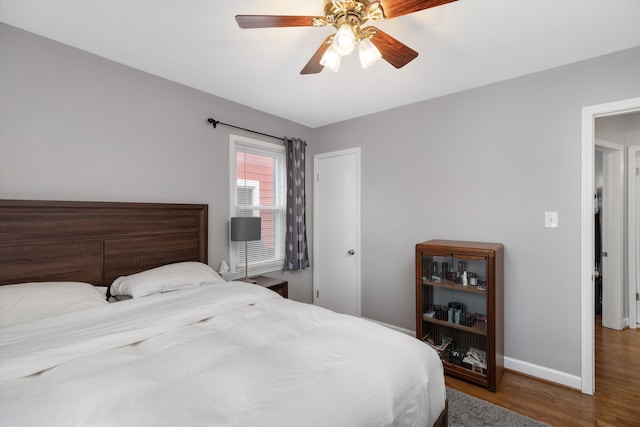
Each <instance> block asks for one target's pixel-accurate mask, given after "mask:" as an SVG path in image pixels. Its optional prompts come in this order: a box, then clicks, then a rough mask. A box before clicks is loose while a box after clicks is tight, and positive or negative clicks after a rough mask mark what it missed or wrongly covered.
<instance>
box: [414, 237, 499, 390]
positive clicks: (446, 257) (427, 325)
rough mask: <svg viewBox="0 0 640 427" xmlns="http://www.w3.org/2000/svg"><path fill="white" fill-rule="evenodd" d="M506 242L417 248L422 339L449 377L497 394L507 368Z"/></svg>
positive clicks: (436, 243) (428, 244)
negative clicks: (504, 292) (505, 309)
mask: <svg viewBox="0 0 640 427" xmlns="http://www.w3.org/2000/svg"><path fill="white" fill-rule="evenodd" d="M503 264H504V247H503V245H502V244H500V243H482V242H461V241H452V240H430V241H427V242H422V243H418V244H417V245H416V336H417V338H418V339H420V340H422V341H424V342H425V344H427V345H430V346H432V347H433V348H434V349H435V350H436V351H437V352H438V353H439V355H440V359H441V360H442V363H443V365H444V368H445V372H446V373H447V374H449V375H452V376H456V377H458V378H462V379H464V380H467V381H470V382H473V383H476V384H479V385H482V386H484V387H486V388H487V389H488V390H490V391H496V390H497V388H498V385H499V383H500V378H501V377H502V371H503V367H504V341H503V329H504V322H503V311H504V303H503V301H504V299H503V288H504V286H503V283H504V278H503Z"/></svg>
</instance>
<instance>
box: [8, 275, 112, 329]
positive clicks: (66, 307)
mask: <svg viewBox="0 0 640 427" xmlns="http://www.w3.org/2000/svg"><path fill="white" fill-rule="evenodd" d="M108 304H109V303H108V302H107V301H106V299H105V288H97V287H96V286H93V285H90V284H89V283H82V282H31V283H21V284H17V285H4V286H0V325H2V326H8V325H13V324H16V323H21V322H27V321H29V320H35V319H44V318H46V317H51V316H57V315H59V314H63V313H70V312H72V311H79V310H84V309H87V308H93V307H99V306H102V305H108Z"/></svg>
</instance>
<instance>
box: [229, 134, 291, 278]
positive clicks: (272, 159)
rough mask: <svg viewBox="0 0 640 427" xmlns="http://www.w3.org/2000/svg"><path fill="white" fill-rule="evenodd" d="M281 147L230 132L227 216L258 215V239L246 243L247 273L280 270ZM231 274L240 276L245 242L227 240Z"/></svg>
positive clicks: (283, 178)
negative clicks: (228, 204) (229, 183)
mask: <svg viewBox="0 0 640 427" xmlns="http://www.w3.org/2000/svg"><path fill="white" fill-rule="evenodd" d="M284 152H285V149H284V146H282V145H277V144H271V143H268V142H264V141H258V140H255V139H250V138H246V137H240V136H237V135H231V149H230V153H231V156H230V159H231V164H230V169H231V180H230V181H231V203H230V206H231V212H230V214H231V215H230V216H231V217H234V216H253V217H260V219H261V225H262V238H261V240H259V241H253V242H248V245H247V246H248V249H247V259H248V264H249V265H248V268H249V275H250V276H251V275H256V274H260V273H264V272H268V271H275V270H279V269H282V265H283V262H284V239H285V230H286V215H285V209H286V175H285V169H286V165H285V161H284ZM230 248H231V253H230V256H229V258H230V261H231V263H230V264H231V273H232V275H233V277H240V276H243V275H244V266H245V245H244V243H243V242H230Z"/></svg>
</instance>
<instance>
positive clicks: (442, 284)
mask: <svg viewBox="0 0 640 427" xmlns="http://www.w3.org/2000/svg"><path fill="white" fill-rule="evenodd" d="M422 284H423V285H427V286H435V287H438V288H446V289H455V290H456V291H461V292H471V293H474V294H483V295H484V294H486V293H487V291H486V290H479V289H478V287H477V286H471V285H467V286H464V285H458V284H457V283H455V282H452V281H450V280H442V281H441V282H432V281H430V280H425V279H422Z"/></svg>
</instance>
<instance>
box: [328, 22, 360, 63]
mask: <svg viewBox="0 0 640 427" xmlns="http://www.w3.org/2000/svg"><path fill="white" fill-rule="evenodd" d="M333 44H334V45H335V49H336V52H338V53H339V54H340V55H342V56H344V55H349V54H350V53H351V52H353V48H354V47H356V35H355V34H354V32H353V28H351V25H349V24H342V25H341V26H340V28H338V32H337V33H336V36H335V38H334V39H333Z"/></svg>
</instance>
